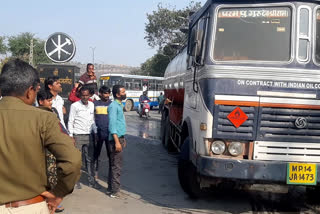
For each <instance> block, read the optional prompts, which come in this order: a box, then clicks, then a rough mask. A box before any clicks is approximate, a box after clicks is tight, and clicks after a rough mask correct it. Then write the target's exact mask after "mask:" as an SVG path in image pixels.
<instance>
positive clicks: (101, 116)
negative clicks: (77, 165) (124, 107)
mask: <svg viewBox="0 0 320 214" xmlns="http://www.w3.org/2000/svg"><path fill="white" fill-rule="evenodd" d="M99 95H100V99H101V100H96V101H94V118H95V122H96V126H97V136H96V137H97V139H96V141H97V143H96V146H95V150H94V164H95V170H96V177H97V176H98V174H97V173H98V170H99V156H100V153H101V148H102V145H103V143H105V146H106V149H107V150H108V148H107V144H108V138H109V130H108V128H109V117H108V106H109V105H110V103H111V100H109V96H110V89H109V88H108V87H107V86H105V85H103V86H101V88H100V89H99Z"/></svg>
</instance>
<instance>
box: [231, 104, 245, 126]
mask: <svg viewBox="0 0 320 214" xmlns="http://www.w3.org/2000/svg"><path fill="white" fill-rule="evenodd" d="M227 118H228V119H229V120H230V122H231V123H232V124H233V125H234V126H235V127H236V128H239V126H241V125H242V124H243V123H244V122H246V120H248V116H247V115H246V113H244V112H243V111H242V110H241V108H239V107H237V108H235V109H234V110H233V111H232V112H231V113H230V114H229V115H228V116H227Z"/></svg>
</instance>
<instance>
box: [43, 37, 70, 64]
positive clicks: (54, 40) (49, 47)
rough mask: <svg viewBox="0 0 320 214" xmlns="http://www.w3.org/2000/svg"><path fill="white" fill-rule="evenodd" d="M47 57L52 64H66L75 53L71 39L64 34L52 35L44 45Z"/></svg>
mask: <svg viewBox="0 0 320 214" xmlns="http://www.w3.org/2000/svg"><path fill="white" fill-rule="evenodd" d="M44 50H45V52H46V55H47V57H49V59H51V60H52V61H54V62H68V61H70V60H71V59H72V58H73V57H74V54H75V53H76V45H75V43H74V41H73V39H72V38H71V37H70V36H68V35H67V34H65V33H54V34H52V35H50V36H49V38H48V39H47V41H46V43H45V44H44Z"/></svg>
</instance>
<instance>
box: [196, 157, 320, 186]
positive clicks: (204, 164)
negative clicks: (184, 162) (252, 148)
mask: <svg viewBox="0 0 320 214" xmlns="http://www.w3.org/2000/svg"><path fill="white" fill-rule="evenodd" d="M196 165H197V169H198V172H199V174H200V175H202V176H206V177H213V178H220V179H235V180H239V181H243V182H245V183H252V184H253V183H280V184H286V183H287V180H288V167H289V165H288V162H279V161H254V160H235V159H218V158H212V157H206V156H198V157H197V161H196ZM315 168H316V170H315V173H314V172H313V173H314V175H313V176H314V177H315V178H316V179H314V183H313V184H310V183H309V184H308V182H306V183H303V182H302V183H298V182H297V183H295V184H300V185H315V184H317V185H320V171H319V170H320V164H315ZM317 172H319V173H317ZM296 174H297V175H298V176H299V174H301V173H298V172H297V173H296ZM305 176H306V177H307V176H309V175H305ZM306 177H305V178H306Z"/></svg>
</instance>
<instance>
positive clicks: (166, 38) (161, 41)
mask: <svg viewBox="0 0 320 214" xmlns="http://www.w3.org/2000/svg"><path fill="white" fill-rule="evenodd" d="M200 7H201V3H200V2H193V1H191V3H190V4H189V5H188V6H187V7H186V8H184V9H180V10H176V9H175V8H173V9H170V8H165V7H163V6H162V4H161V3H159V4H158V9H157V11H153V12H152V14H147V19H148V23H147V24H146V27H145V32H146V34H147V35H146V36H145V39H146V40H147V42H148V45H149V46H151V47H152V48H156V47H157V48H158V50H162V49H163V48H164V47H165V46H167V45H169V44H170V43H180V44H184V43H185V41H186V38H187V33H183V32H181V31H180V29H182V28H185V29H187V28H188V27H189V26H188V24H189V21H188V18H189V14H190V12H192V11H193V12H194V11H197V10H198V9H199V8H200Z"/></svg>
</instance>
